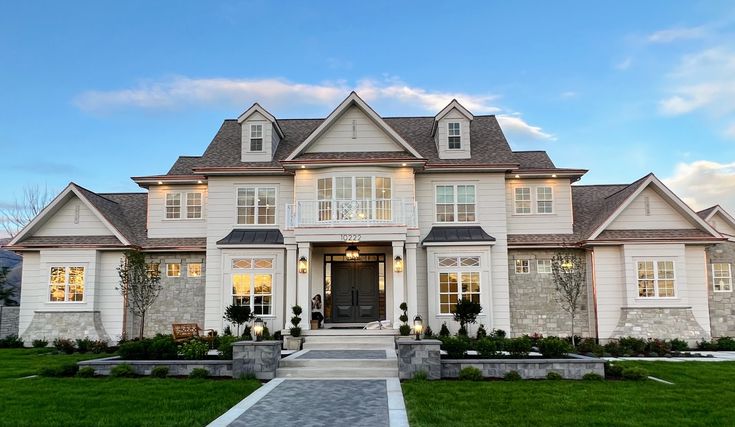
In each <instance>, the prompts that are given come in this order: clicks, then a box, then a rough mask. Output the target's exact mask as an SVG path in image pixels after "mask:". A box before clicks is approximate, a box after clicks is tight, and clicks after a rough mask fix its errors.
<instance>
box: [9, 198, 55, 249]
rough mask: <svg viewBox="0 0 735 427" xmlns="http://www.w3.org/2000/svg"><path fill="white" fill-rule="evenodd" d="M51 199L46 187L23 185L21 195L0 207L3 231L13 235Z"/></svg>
mask: <svg viewBox="0 0 735 427" xmlns="http://www.w3.org/2000/svg"><path fill="white" fill-rule="evenodd" d="M51 200H53V196H52V193H50V192H49V190H48V187H46V186H44V187H43V188H41V187H40V186H38V185H27V186H25V187H23V195H22V196H21V197H20V198H17V197H16V199H15V201H14V202H13V203H12V204H11V205H10V206H8V207H6V208H2V209H0V222H2V226H3V229H5V232H6V233H8V234H9V235H10V237H14V236H15V235H16V234H18V232H19V231H20V230H21V229H22V228H23V227H25V226H26V224H28V223H29V222H31V221H32V220H33V218H35V217H36V215H38V214H39V213H41V211H42V210H43V208H45V207H46V205H48V204H49V202H51Z"/></svg>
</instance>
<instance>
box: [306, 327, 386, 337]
mask: <svg viewBox="0 0 735 427" xmlns="http://www.w3.org/2000/svg"><path fill="white" fill-rule="evenodd" d="M301 335H303V336H305V337H310V336H396V335H398V330H397V329H308V330H305V331H301Z"/></svg>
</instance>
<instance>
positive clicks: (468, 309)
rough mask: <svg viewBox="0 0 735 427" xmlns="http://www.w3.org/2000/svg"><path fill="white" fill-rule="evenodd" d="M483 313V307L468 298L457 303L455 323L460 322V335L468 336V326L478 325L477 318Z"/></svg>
mask: <svg viewBox="0 0 735 427" xmlns="http://www.w3.org/2000/svg"><path fill="white" fill-rule="evenodd" d="M481 311H482V306H481V305H480V304H479V303H476V302H474V301H472V300H471V299H468V298H463V299H461V300H459V301H457V305H456V306H455V307H454V321H455V322H459V333H458V335H464V336H467V325H473V324H475V323H477V316H478V315H479V314H480V312H481Z"/></svg>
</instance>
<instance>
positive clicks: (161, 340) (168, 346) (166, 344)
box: [146, 334, 178, 360]
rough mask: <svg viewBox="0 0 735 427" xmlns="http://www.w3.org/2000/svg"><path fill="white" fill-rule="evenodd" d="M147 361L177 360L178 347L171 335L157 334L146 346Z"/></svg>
mask: <svg viewBox="0 0 735 427" xmlns="http://www.w3.org/2000/svg"><path fill="white" fill-rule="evenodd" d="M146 349H147V350H148V351H147V353H148V356H147V358H148V359H152V360H173V359H177V358H178V347H177V345H176V341H174V337H173V336H171V335H162V334H158V335H156V336H155V337H154V338H152V339H150V340H149V344H148V345H147V346H146Z"/></svg>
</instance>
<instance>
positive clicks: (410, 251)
mask: <svg viewBox="0 0 735 427" xmlns="http://www.w3.org/2000/svg"><path fill="white" fill-rule="evenodd" d="M403 264H404V267H403V271H405V272H406V304H408V318H409V319H408V321H409V323H411V322H412V321H413V318H414V316H416V315H417V314H418V313H419V306H418V305H419V297H418V281H417V277H416V274H417V271H416V243H406V262H404V263H403Z"/></svg>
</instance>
